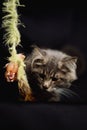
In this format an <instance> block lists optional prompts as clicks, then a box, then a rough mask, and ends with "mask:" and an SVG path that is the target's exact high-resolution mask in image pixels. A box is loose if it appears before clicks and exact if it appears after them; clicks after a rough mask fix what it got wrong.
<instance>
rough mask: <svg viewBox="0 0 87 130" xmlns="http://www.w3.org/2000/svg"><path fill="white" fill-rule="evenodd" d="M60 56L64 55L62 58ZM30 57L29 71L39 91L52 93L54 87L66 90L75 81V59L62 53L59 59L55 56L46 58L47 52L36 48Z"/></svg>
mask: <svg viewBox="0 0 87 130" xmlns="http://www.w3.org/2000/svg"><path fill="white" fill-rule="evenodd" d="M52 53H53V52H52ZM54 53H55V51H54ZM58 54H59V51H58ZM62 55H64V56H63V58H62ZM32 57H33V58H32V61H31V71H32V74H33V75H34V78H35V79H34V80H36V81H37V84H38V86H39V87H40V88H41V89H45V90H47V91H52V90H53V89H55V88H56V87H57V88H58V87H59V88H61V87H62V88H63V87H66V88H67V87H69V86H70V85H71V83H72V82H73V81H74V80H76V79H77V76H76V68H77V66H76V62H77V57H71V56H69V55H66V54H63V53H61V55H60V58H58V57H57V56H55V55H53V56H52V55H51V56H48V53H47V50H43V49H40V48H38V47H35V48H34V50H33V53H32Z"/></svg>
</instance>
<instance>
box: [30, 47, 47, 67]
mask: <svg viewBox="0 0 87 130" xmlns="http://www.w3.org/2000/svg"><path fill="white" fill-rule="evenodd" d="M45 64H46V61H45V57H44V55H43V53H42V50H41V49H40V48H39V47H35V48H34V49H33V60H32V63H31V67H32V68H33V69H39V68H40V67H41V66H43V65H45Z"/></svg>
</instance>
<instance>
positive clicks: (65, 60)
mask: <svg viewBox="0 0 87 130" xmlns="http://www.w3.org/2000/svg"><path fill="white" fill-rule="evenodd" d="M77 59H78V58H77V57H66V58H64V59H63V60H62V61H63V62H64V63H69V62H70V63H76V62H77Z"/></svg>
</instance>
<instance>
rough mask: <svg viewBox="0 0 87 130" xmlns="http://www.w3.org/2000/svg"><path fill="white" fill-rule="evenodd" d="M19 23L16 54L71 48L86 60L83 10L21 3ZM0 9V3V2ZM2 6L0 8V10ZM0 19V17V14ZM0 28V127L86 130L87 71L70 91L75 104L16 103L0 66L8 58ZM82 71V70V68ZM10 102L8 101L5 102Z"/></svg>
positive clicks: (15, 92) (29, 1)
mask: <svg viewBox="0 0 87 130" xmlns="http://www.w3.org/2000/svg"><path fill="white" fill-rule="evenodd" d="M21 4H24V5H25V7H19V8H18V13H19V14H20V20H21V22H22V23H24V25H25V26H26V27H25V28H23V27H22V26H20V27H19V30H20V33H21V44H22V46H23V47H18V48H17V49H18V52H23V53H25V54H26V53H28V51H29V47H30V45H32V44H37V45H38V46H40V47H46V48H47V47H48V48H52V49H61V48H62V47H64V46H67V45H71V46H73V47H74V48H76V49H78V50H79V51H80V52H81V54H82V55H83V58H84V59H85V62H86V61H87V45H86V44H87V8H86V7H84V8H82V7H80V6H76V7H66V6H64V7H63V6H60V4H59V3H57V1H55V0H54V1H44V0H41V1H38V0H36V1H32V0H24V1H23V0H21ZM0 6H2V1H0ZM1 8H2V7H0V10H1ZM0 13H1V14H0V17H2V16H3V14H2V11H0ZM1 22H2V20H1V21H0V24H1ZM2 37H3V29H2V28H0V102H1V103H0V115H1V116H0V122H1V125H0V127H1V128H8V127H9V128H13V127H14V128H20V129H26V130H27V129H30V130H31V129H51V128H52V129H55V128H56V127H57V129H72V130H73V129H75V128H76V129H84V130H86V129H87V125H86V122H87V121H86V120H87V112H86V111H87V106H86V104H87V83H86V81H87V70H86V69H85V71H84V72H83V74H82V75H81V76H80V77H79V78H78V80H77V81H76V82H75V83H74V84H75V86H74V87H73V88H72V89H73V91H74V92H76V93H77V94H78V95H79V96H80V97H81V102H80V103H78V102H77V103H75V104H70V103H69V104H64V103H56V104H55V103H54V104H45V103H41V104H29V103H23V102H22V103H19V102H18V101H17V99H18V90H17V84H16V83H7V82H6V81H5V78H4V71H5V69H4V65H5V64H6V63H7V61H6V58H7V57H8V56H9V53H8V48H7V47H6V46H5V45H4V44H3V40H2ZM85 68H86V67H85ZM9 101H10V102H9Z"/></svg>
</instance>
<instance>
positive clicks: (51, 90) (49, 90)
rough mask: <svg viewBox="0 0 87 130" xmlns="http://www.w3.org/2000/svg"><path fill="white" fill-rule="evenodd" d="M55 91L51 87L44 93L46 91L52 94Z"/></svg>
mask: <svg viewBox="0 0 87 130" xmlns="http://www.w3.org/2000/svg"><path fill="white" fill-rule="evenodd" d="M55 90H56V88H51V87H50V88H48V89H47V90H46V91H47V92H53V91H55Z"/></svg>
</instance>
